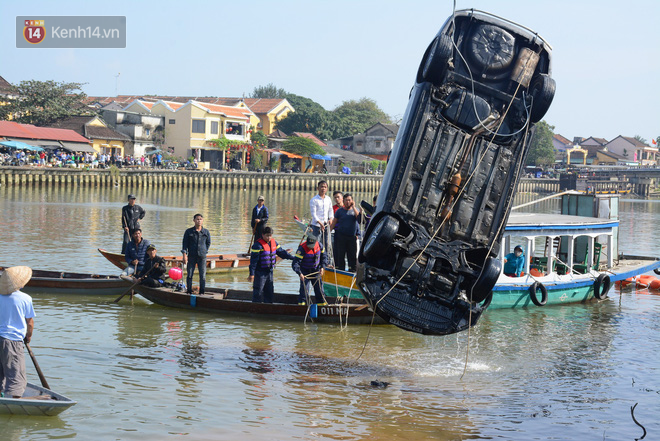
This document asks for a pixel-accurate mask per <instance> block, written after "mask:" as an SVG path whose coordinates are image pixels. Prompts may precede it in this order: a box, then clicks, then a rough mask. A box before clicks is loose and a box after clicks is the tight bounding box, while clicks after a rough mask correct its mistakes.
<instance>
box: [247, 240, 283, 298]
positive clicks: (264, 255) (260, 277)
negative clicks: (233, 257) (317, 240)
mask: <svg viewBox="0 0 660 441" xmlns="http://www.w3.org/2000/svg"><path fill="white" fill-rule="evenodd" d="M276 256H280V257H281V258H282V259H288V260H293V256H292V255H291V254H289V252H288V251H287V250H285V249H284V248H282V247H281V246H279V245H278V244H277V242H275V239H273V229H272V228H270V227H264V229H263V232H262V235H261V237H260V238H259V239H258V240H257V241H256V242H254V244H253V245H252V248H251V249H250V275H249V276H248V282H253V285H252V301H253V302H255V303H262V302H263V303H273V293H274V289H273V268H274V267H275V259H276Z"/></svg>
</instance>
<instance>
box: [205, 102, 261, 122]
mask: <svg viewBox="0 0 660 441" xmlns="http://www.w3.org/2000/svg"><path fill="white" fill-rule="evenodd" d="M193 103H194V104H196V105H198V106H199V107H202V108H204V109H207V110H208V111H209V112H212V113H219V114H222V115H225V116H228V117H231V118H239V119H249V118H250V115H253V113H252V112H251V111H250V109H248V108H246V107H232V106H220V105H217V104H209V103H200V102H199V101H193Z"/></svg>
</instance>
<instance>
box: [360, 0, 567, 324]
mask: <svg viewBox="0 0 660 441" xmlns="http://www.w3.org/2000/svg"><path fill="white" fill-rule="evenodd" d="M551 50H552V48H551V47H550V45H549V44H548V43H547V42H546V41H545V40H544V39H543V38H542V37H540V36H539V35H538V34H537V33H536V32H534V31H531V30H530V29H528V28H525V27H523V26H521V25H518V24H516V23H514V22H512V21H509V20H506V19H504V18H501V17H497V16H495V15H492V14H490V13H487V12H484V11H477V10H473V9H469V10H461V11H456V12H455V13H454V14H453V15H452V16H451V17H450V18H449V19H448V20H447V21H446V23H445V24H444V25H443V27H442V28H441V29H440V31H439V32H438V34H437V35H436V36H435V38H434V39H433V41H432V42H431V43H430V45H429V46H428V48H427V49H426V52H425V54H424V56H423V58H422V61H421V64H420V66H419V69H418V71H417V77H416V80H415V84H414V86H413V88H412V91H411V93H410V100H409V103H408V107H407V109H406V112H405V114H404V117H403V120H402V123H401V127H400V129H399V132H398V136H397V139H396V141H395V144H394V148H393V150H392V152H391V157H390V159H389V162H388V164H387V169H386V172H385V175H384V177H383V183H382V186H381V189H380V192H379V195H378V199H377V201H378V202H377V205H376V207H375V209H374V215H373V217H372V219H371V221H370V222H369V226H368V228H367V231H366V232H365V237H364V239H363V241H362V246H361V248H360V251H359V265H358V271H357V285H358V286H359V288H360V290H361V292H362V294H363V296H364V297H365V298H366V299H367V302H368V303H369V304H370V306H371V307H372V308H373V309H374V310H375V311H376V313H377V314H378V315H379V316H381V317H382V318H383V319H385V320H386V321H388V322H389V323H391V324H394V325H397V326H399V327H400V328H403V329H406V330H410V331H413V332H418V333H422V334H432V335H446V334H452V333H456V332H460V331H463V330H466V329H468V327H470V326H473V325H475V324H476V323H477V321H478V319H479V317H480V316H481V314H482V313H483V311H484V310H485V309H486V308H487V306H488V304H489V301H490V299H491V298H492V297H491V296H492V288H493V286H494V285H495V282H496V280H497V279H498V277H499V275H500V273H501V264H500V263H499V260H498V259H497V255H498V253H499V251H500V241H501V238H502V233H503V231H504V226H505V224H506V221H507V218H508V215H509V212H510V210H511V205H512V202H513V196H514V192H515V188H516V185H517V183H518V180H519V178H520V176H521V174H522V173H523V172H524V168H523V164H524V162H525V158H526V156H527V152H528V150H529V145H530V141H531V139H532V136H533V126H534V124H535V123H537V122H538V121H540V120H541V119H542V118H543V116H544V115H545V114H546V112H547V111H548V109H549V107H550V104H551V103H552V100H553V98H554V94H555V81H554V79H552V77H551V69H550V67H551V66H550V61H551Z"/></svg>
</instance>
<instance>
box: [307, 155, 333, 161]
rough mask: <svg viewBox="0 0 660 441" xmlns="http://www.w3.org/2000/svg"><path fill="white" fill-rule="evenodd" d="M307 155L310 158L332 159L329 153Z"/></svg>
mask: <svg viewBox="0 0 660 441" xmlns="http://www.w3.org/2000/svg"><path fill="white" fill-rule="evenodd" d="M309 157H310V158H312V159H323V160H324V161H332V158H331V157H330V155H310V156H309Z"/></svg>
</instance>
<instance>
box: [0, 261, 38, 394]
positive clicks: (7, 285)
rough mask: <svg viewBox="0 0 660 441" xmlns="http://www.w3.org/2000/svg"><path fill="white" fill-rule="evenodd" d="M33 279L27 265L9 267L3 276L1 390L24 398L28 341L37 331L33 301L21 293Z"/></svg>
mask: <svg viewBox="0 0 660 441" xmlns="http://www.w3.org/2000/svg"><path fill="white" fill-rule="evenodd" d="M31 277H32V270H31V269H30V268H29V267H27V266H14V267H11V268H7V269H6V270H5V271H4V273H2V276H0V294H2V295H0V391H2V393H3V395H4V396H5V397H12V398H21V397H22V396H23V392H25V388H26V386H27V377H26V376H25V354H24V352H25V349H24V342H25V343H26V344H27V343H30V340H31V338H32V331H33V330H34V316H35V314H34V308H33V307H32V298H31V297H30V296H29V295H27V294H25V293H23V292H21V291H20V289H22V288H23V287H24V286H25V285H26V284H27V283H28V282H29V281H30V278H31Z"/></svg>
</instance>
